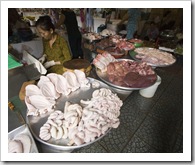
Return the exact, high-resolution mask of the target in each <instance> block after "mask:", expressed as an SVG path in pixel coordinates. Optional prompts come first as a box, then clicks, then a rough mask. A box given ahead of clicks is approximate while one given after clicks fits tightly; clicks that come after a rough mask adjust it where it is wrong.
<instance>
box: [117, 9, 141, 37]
mask: <svg viewBox="0 0 195 165" xmlns="http://www.w3.org/2000/svg"><path fill="white" fill-rule="evenodd" d="M140 17H141V11H140V9H138V8H130V9H128V11H127V13H126V14H125V15H124V17H123V19H122V20H121V21H120V22H119V23H118V25H119V26H120V25H121V24H123V23H124V22H125V21H127V27H126V30H127V36H126V38H127V39H132V38H134V35H135V33H136V31H137V25H138V21H139V19H140Z"/></svg>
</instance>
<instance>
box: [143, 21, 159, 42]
mask: <svg viewBox="0 0 195 165" xmlns="http://www.w3.org/2000/svg"><path fill="white" fill-rule="evenodd" d="M158 35H159V29H158V28H157V26H156V24H155V23H154V21H152V22H151V23H150V27H149V28H148V30H147V36H146V38H145V39H146V40H149V41H155V40H156V39H157V37H158Z"/></svg>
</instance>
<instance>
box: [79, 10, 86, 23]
mask: <svg viewBox="0 0 195 165" xmlns="http://www.w3.org/2000/svg"><path fill="white" fill-rule="evenodd" d="M80 17H81V22H82V23H83V22H85V14H84V8H81V9H80Z"/></svg>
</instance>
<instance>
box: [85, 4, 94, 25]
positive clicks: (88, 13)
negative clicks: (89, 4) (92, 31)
mask: <svg viewBox="0 0 195 165" xmlns="http://www.w3.org/2000/svg"><path fill="white" fill-rule="evenodd" d="M92 10H93V9H91V8H87V11H86V27H93V26H94V19H93V14H92Z"/></svg>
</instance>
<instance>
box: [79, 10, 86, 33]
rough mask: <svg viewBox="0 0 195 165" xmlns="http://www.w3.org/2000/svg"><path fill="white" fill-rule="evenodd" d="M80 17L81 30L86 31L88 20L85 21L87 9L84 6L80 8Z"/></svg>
mask: <svg viewBox="0 0 195 165" xmlns="http://www.w3.org/2000/svg"><path fill="white" fill-rule="evenodd" d="M80 18H81V25H82V27H81V30H82V32H83V33H84V32H85V28H86V25H85V23H86V21H85V9H84V8H80Z"/></svg>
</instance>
